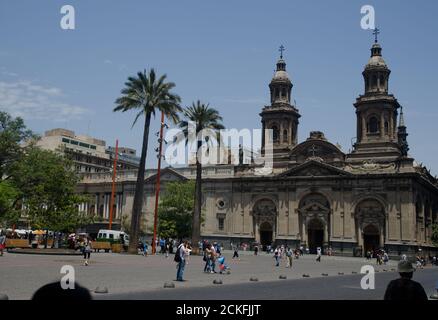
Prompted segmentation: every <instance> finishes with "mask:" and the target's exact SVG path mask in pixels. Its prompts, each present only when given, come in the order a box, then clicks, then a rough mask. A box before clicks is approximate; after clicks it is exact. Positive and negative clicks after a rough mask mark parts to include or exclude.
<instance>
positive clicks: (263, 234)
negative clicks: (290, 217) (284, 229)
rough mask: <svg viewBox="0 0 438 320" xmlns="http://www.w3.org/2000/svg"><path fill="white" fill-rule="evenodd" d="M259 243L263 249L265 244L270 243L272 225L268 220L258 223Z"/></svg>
mask: <svg viewBox="0 0 438 320" xmlns="http://www.w3.org/2000/svg"><path fill="white" fill-rule="evenodd" d="M259 230H260V244H261V245H262V246H263V249H265V248H266V246H267V245H270V244H271V243H272V236H273V233H274V230H273V229H272V225H271V224H270V223H269V222H266V221H265V222H263V223H262V224H261V225H260V228H259Z"/></svg>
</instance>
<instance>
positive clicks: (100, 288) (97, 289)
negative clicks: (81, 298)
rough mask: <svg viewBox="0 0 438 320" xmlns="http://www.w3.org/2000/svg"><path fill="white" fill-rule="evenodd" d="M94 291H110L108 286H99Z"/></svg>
mask: <svg viewBox="0 0 438 320" xmlns="http://www.w3.org/2000/svg"><path fill="white" fill-rule="evenodd" d="M94 293H108V288H107V287H97V288H96V290H94Z"/></svg>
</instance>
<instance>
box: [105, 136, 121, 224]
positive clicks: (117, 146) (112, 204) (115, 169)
mask: <svg viewBox="0 0 438 320" xmlns="http://www.w3.org/2000/svg"><path fill="white" fill-rule="evenodd" d="M118 155H119V140H116V154H115V157H114V165H113V184H112V187H111V199H110V216H109V225H108V229H109V230H111V227H112V224H113V207H114V193H115V189H116V174H117V158H118Z"/></svg>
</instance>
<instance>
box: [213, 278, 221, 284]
mask: <svg viewBox="0 0 438 320" xmlns="http://www.w3.org/2000/svg"><path fill="white" fill-rule="evenodd" d="M213 284H222V280H221V279H214V280H213Z"/></svg>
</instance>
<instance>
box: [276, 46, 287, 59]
mask: <svg viewBox="0 0 438 320" xmlns="http://www.w3.org/2000/svg"><path fill="white" fill-rule="evenodd" d="M285 50H286V48H285V47H284V46H283V45H281V46H280V49H278V51H280V59H283V51H285Z"/></svg>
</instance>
